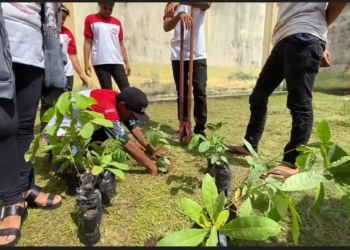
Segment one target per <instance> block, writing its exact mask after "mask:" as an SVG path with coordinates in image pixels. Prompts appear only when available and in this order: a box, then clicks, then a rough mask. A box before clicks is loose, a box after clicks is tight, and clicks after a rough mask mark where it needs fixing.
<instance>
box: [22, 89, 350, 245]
mask: <svg viewBox="0 0 350 250" xmlns="http://www.w3.org/2000/svg"><path fill="white" fill-rule="evenodd" d="M340 98H341V97H335V96H330V95H325V94H315V98H314V107H315V124H316V123H318V122H319V121H321V120H322V119H324V118H326V119H327V120H328V121H329V123H330V126H331V130H332V133H333V135H332V136H333V140H334V141H335V142H337V143H338V144H339V145H340V146H342V147H344V148H345V149H348V150H350V146H349V143H350V137H349V136H348V134H349V127H350V122H349V121H350V119H349V118H350V117H349V115H346V116H344V112H343V111H342V102H341V100H340ZM285 103H286V96H284V95H278V96H273V97H271V99H270V105H269V116H268V120H267V124H266V130H265V133H264V136H263V138H262V141H261V144H260V150H259V152H260V155H261V157H262V158H263V159H265V160H268V159H271V158H273V157H275V156H278V155H279V154H282V151H283V147H284V145H285V144H286V143H287V141H288V140H289V131H290V125H291V117H290V115H289V111H288V110H287V108H286V107H285V106H286V105H285ZM208 108H209V111H208V113H209V122H211V123H217V122H220V121H224V122H227V124H226V125H225V126H223V128H222V131H221V132H222V133H223V134H224V135H225V138H226V141H227V142H229V143H234V144H240V143H241V142H242V138H243V136H244V133H245V129H246V125H247V122H248V119H249V105H248V98H247V97H244V98H239V97H234V98H230V99H225V100H208ZM148 113H149V115H150V117H151V118H152V121H151V125H153V126H156V123H166V124H165V125H164V127H163V130H164V131H165V132H166V133H168V134H170V135H171V134H172V133H173V132H175V130H176V129H177V121H176V106H175V102H166V103H156V104H152V105H150V107H149V108H148ZM312 139H314V135H313V136H312V138H311V140H312ZM174 144H175V145H177V142H174ZM172 154H173V155H175V156H176V164H175V165H174V166H172V168H171V170H170V173H169V174H167V175H166V176H163V177H159V178H154V177H152V176H151V175H149V174H147V172H146V171H145V170H144V168H142V167H139V166H137V165H136V164H134V165H133V166H131V170H130V171H129V173H127V174H126V179H125V181H119V182H118V187H117V192H118V195H117V196H116V197H115V198H114V200H113V206H112V207H110V208H108V209H107V210H106V211H105V213H104V217H103V222H102V226H101V234H102V240H101V243H100V244H101V245H103V246H134V245H138V246H141V245H143V244H144V242H145V241H146V240H147V238H149V237H151V236H156V237H158V236H162V235H165V234H168V233H170V232H173V231H175V230H180V229H182V228H186V227H188V226H190V225H191V224H192V223H191V222H190V221H188V220H187V219H186V217H185V216H184V215H183V214H182V211H181V208H180V200H181V198H183V197H189V198H191V199H193V200H196V201H198V202H200V203H201V204H202V201H201V189H200V185H201V180H202V178H203V176H204V174H203V172H204V170H205V166H206V161H205V160H204V159H203V158H201V157H198V156H195V154H191V153H187V152H185V150H184V149H183V148H181V147H179V146H176V147H175V149H174V150H173V152H172ZM40 157H42V156H39V157H38V161H37V164H36V180H37V183H38V184H39V185H42V186H44V187H45V190H46V191H50V192H54V193H58V194H61V195H62V197H63V206H62V207H61V208H60V209H58V210H56V211H42V210H34V209H31V210H30V211H29V214H30V216H29V219H28V221H27V222H26V223H25V224H24V226H23V229H22V233H23V237H22V240H21V242H20V245H22V246H78V245H79V241H78V239H77V237H76V226H75V224H74V222H73V220H72V219H71V213H72V212H73V211H74V203H75V201H74V197H69V196H66V195H65V194H64V183H63V182H62V181H61V180H59V179H57V178H56V177H54V175H53V174H52V171H51V169H50V165H49V162H48V161H47V159H45V158H43V157H42V158H40ZM228 158H229V161H230V163H231V164H232V171H233V176H234V182H235V183H239V182H241V181H242V180H243V179H244V178H245V177H246V174H247V164H246V163H245V160H244V159H243V158H242V157H232V156H230V155H229V156H228ZM319 159H320V158H319ZM314 195H315V191H310V192H299V193H297V194H294V195H293V198H294V200H295V202H296V205H297V208H298V210H299V212H300V214H301V217H302V220H303V221H302V224H301V233H300V245H301V246H339V245H349V242H350V229H349V224H348V222H347V221H346V217H347V216H346V213H345V209H344V208H343V205H342V204H341V202H340V201H339V196H338V194H337V191H336V190H335V188H334V187H332V186H327V187H326V199H325V202H324V205H323V206H322V207H321V212H320V213H319V214H313V213H312V212H311V211H310V206H311V205H312V203H313V199H314ZM290 223H291V221H290V220H288V219H287V220H284V221H282V224H283V231H282V233H281V234H280V235H278V237H275V238H272V239H270V240H269V241H267V242H257V243H254V242H253V243H252V242H236V243H238V244H240V245H293V241H292V238H291V234H290Z"/></svg>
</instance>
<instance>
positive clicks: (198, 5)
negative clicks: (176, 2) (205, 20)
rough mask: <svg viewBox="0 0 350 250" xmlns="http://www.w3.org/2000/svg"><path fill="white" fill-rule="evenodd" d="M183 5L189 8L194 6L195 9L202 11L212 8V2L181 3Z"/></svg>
mask: <svg viewBox="0 0 350 250" xmlns="http://www.w3.org/2000/svg"><path fill="white" fill-rule="evenodd" d="M180 4H181V5H189V6H193V7H195V8H198V9H201V10H208V9H209V8H210V6H211V2H192V3H191V2H189V3H187V2H183V3H182V2H181V3H180Z"/></svg>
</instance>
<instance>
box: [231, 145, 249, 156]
mask: <svg viewBox="0 0 350 250" xmlns="http://www.w3.org/2000/svg"><path fill="white" fill-rule="evenodd" d="M228 152H230V153H231V154H235V155H245V156H248V155H249V156H251V155H252V154H251V153H250V152H249V151H248V150H247V149H246V148H245V147H244V146H228Z"/></svg>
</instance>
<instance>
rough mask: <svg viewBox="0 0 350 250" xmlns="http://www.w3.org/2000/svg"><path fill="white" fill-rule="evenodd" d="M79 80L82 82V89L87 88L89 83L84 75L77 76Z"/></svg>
mask: <svg viewBox="0 0 350 250" xmlns="http://www.w3.org/2000/svg"><path fill="white" fill-rule="evenodd" d="M79 77H80V80H81V81H82V82H83V87H86V88H87V87H89V81H88V79H87V77H86V76H85V75H84V74H81V75H79Z"/></svg>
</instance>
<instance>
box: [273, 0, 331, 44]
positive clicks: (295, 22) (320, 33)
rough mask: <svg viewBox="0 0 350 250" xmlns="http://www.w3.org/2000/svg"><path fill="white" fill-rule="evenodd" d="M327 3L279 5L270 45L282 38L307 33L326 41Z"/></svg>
mask: <svg viewBox="0 0 350 250" xmlns="http://www.w3.org/2000/svg"><path fill="white" fill-rule="evenodd" d="M327 5H328V3H327V2H325V3H311V2H307V3H299V2H295V3H282V2H281V3H279V6H278V11H277V21H276V25H275V28H274V30H273V35H272V44H273V45H276V44H277V43H278V42H279V41H281V40H282V39H283V38H285V37H287V36H290V35H294V34H299V33H308V34H311V35H313V36H316V37H318V38H320V39H321V40H323V41H325V42H326V41H327V31H328V28H327V22H326V7H327Z"/></svg>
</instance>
